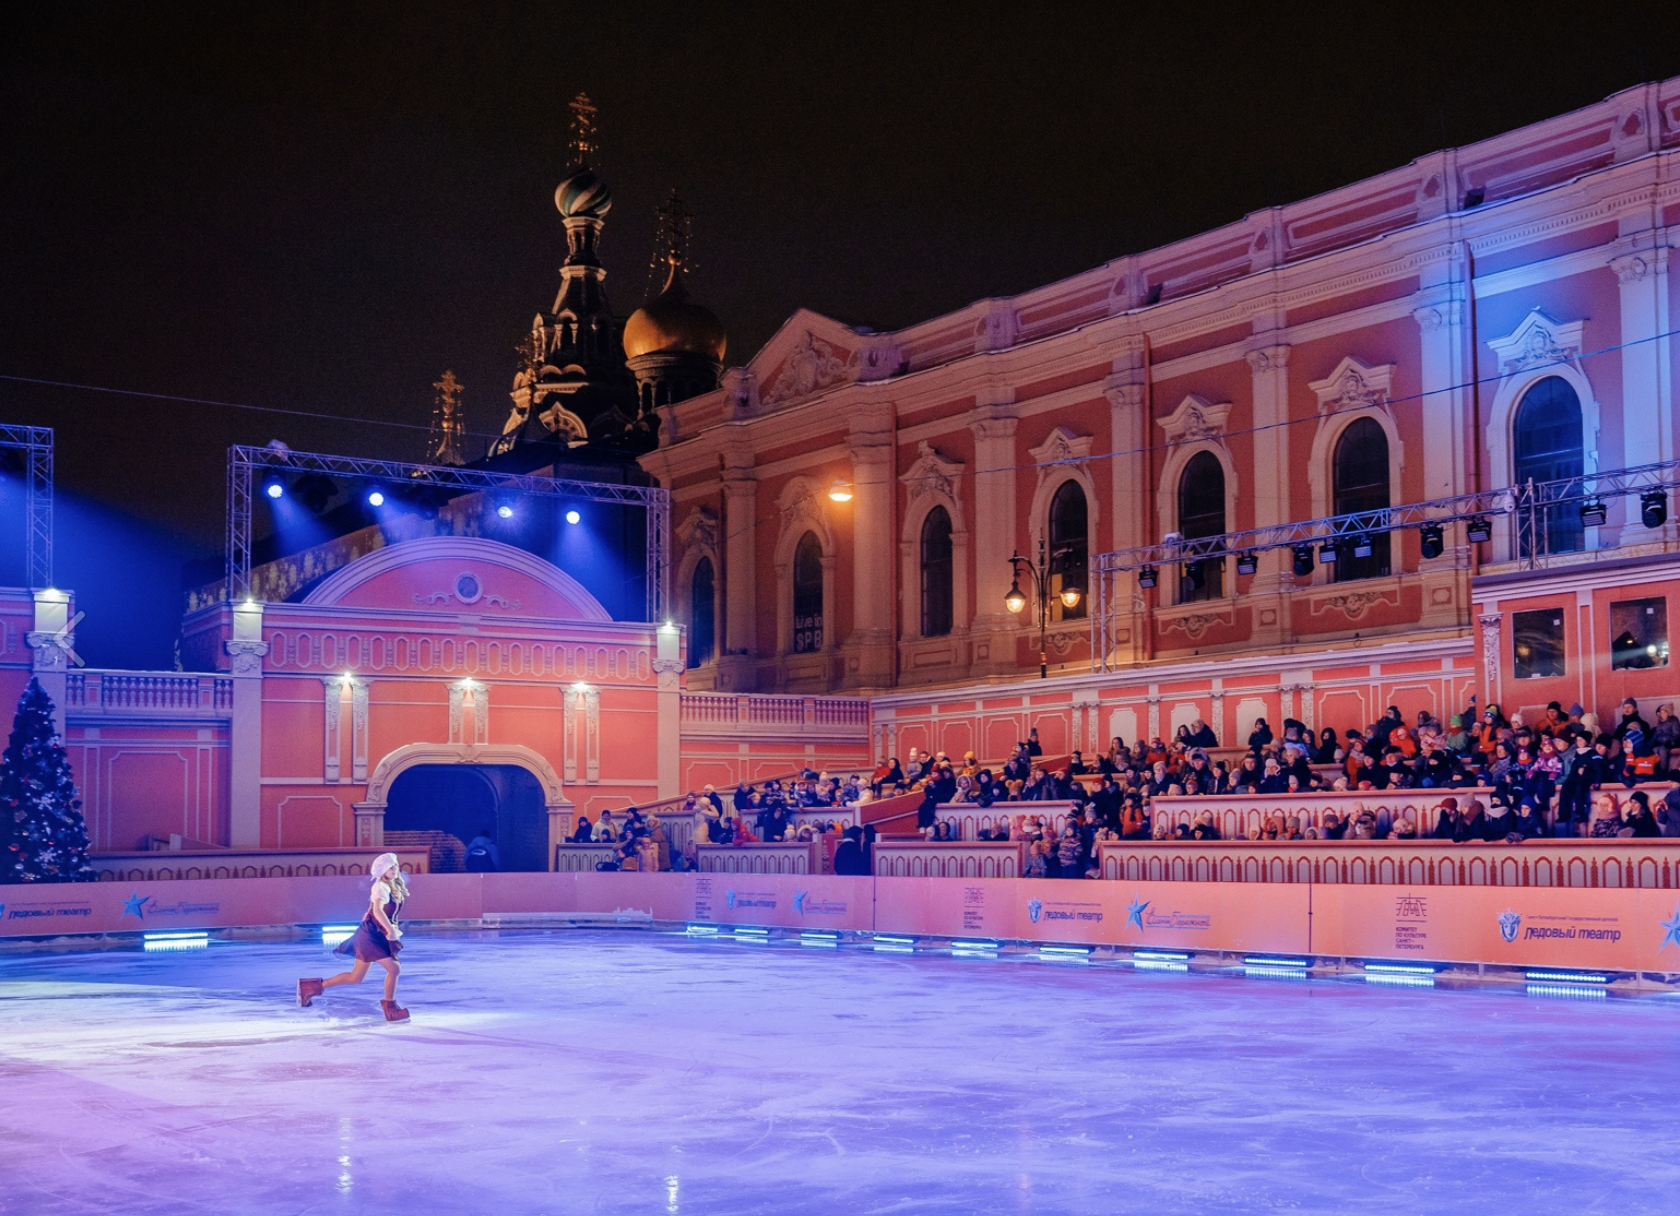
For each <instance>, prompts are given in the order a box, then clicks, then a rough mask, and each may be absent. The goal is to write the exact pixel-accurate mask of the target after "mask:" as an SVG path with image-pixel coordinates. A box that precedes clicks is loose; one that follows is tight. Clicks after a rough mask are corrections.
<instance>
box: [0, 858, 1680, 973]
mask: <svg viewBox="0 0 1680 1216" xmlns="http://www.w3.org/2000/svg"><path fill="white" fill-rule="evenodd" d="M366 884H367V880H366V879H365V878H362V877H357V876H354V875H349V876H329V877H294V878H245V879H200V880H175V881H160V882H144V881H141V882H132V883H111V882H103V883H78V884H74V885H53V886H43V887H24V886H7V887H0V938H40V937H59V936H68V935H77V934H113V933H115V934H134V933H143V932H156V931H167V930H179V929H231V928H256V927H276V926H292V925H321V924H353V923H355V922H356V921H357V920H358V919H359V918H360V916H361V914H362V912H363V911H364V909H365V907H366V903H365V901H366V897H367V896H366V893H367V885H366ZM568 914H571V915H578V916H594V917H602V918H610V917H617V918H619V919H620V920H621V921H626V922H643V923H663V924H684V923H699V924H709V925H723V926H729V925H745V926H762V927H766V928H780V929H792V930H800V929H805V930H827V931H832V932H840V933H848V932H849V933H869V932H875V933H894V934H904V935H905V936H911V937H933V938H979V939H993V940H998V941H1026V942H1040V943H1064V944H1083V945H1090V946H1115V947H1121V948H1132V949H1136V948H1150V947H1156V948H1163V949H1176V950H1186V951H1192V952H1209V953H1213V952H1223V953H1243V952H1250V953H1264V954H1305V955H1311V956H1316V957H1326V958H1368V959H1396V960H1414V961H1427V962H1437V963H1461V964H1477V963H1482V964H1488V965H1494V966H1514V967H1524V966H1528V967H1556V968H1569V969H1589V970H1591V969H1600V970H1609V971H1647V972H1657V973H1669V974H1673V973H1680V893H1676V892H1674V891H1669V890H1662V889H1650V888H1623V889H1609V888H1536V887H1527V888H1510V887H1505V888H1500V887H1440V886H1418V887H1407V886H1346V885H1339V884H1309V883H1292V884H1258V885H1250V884H1222V883H1182V882H1127V881H1116V882H1102V883H1096V882H1063V881H1058V880H1045V879H1008V878H990V879H961V878H880V879H877V878H871V877H850V876H836V875H783V874H635V873H613V872H592V873H572V874H565V873H530V874H427V875H422V876H418V877H417V878H416V880H415V883H414V889H413V894H412V896H411V897H410V899H409V902H408V904H407V905H406V907H405V909H404V919H405V920H408V921H410V922H427V921H433V922H450V923H462V922H465V923H468V924H471V923H474V922H482V921H483V920H484V918H486V917H492V918H495V917H502V916H509V917H518V916H520V915H532V916H564V915H568Z"/></svg>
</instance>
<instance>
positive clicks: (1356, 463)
mask: <svg viewBox="0 0 1680 1216" xmlns="http://www.w3.org/2000/svg"><path fill="white" fill-rule="evenodd" d="M1330 463H1331V485H1332V487H1333V489H1334V493H1333V495H1332V502H1331V506H1330V511H1331V513H1332V514H1335V515H1350V514H1352V513H1353V512H1355V511H1377V510H1380V509H1382V508H1383V507H1388V506H1392V505H1393V504H1392V503H1391V502H1390V501H1389V497H1388V434H1387V433H1386V432H1385V431H1384V430H1383V429H1382V425H1381V424H1380V423H1379V422H1377V420H1376V419H1374V418H1357V419H1355V420H1354V421H1352V422H1350V423H1348V426H1347V429H1346V430H1344V431H1343V432H1342V434H1341V437H1340V438H1339V439H1337V440H1336V451H1335V454H1334V455H1333V456H1331V458H1330ZM1362 550H1369V551H1368V552H1362ZM1389 552H1390V545H1389V534H1388V533H1387V532H1386V531H1380V532H1369V533H1365V534H1363V535H1358V536H1354V537H1351V538H1350V539H1348V540H1346V541H1344V542H1342V544H1341V545H1340V546H1338V548H1337V552H1336V564H1335V566H1334V567H1333V568H1332V571H1331V577H1332V578H1334V579H1335V580H1336V581H1337V582H1338V583H1345V582H1349V581H1351V580H1353V579H1361V578H1382V577H1383V576H1384V575H1386V574H1388V573H1389V571H1390V568H1391V567H1390V563H1389Z"/></svg>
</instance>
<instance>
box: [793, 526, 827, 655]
mask: <svg viewBox="0 0 1680 1216" xmlns="http://www.w3.org/2000/svg"><path fill="white" fill-rule="evenodd" d="M822 648H823V568H822V542H821V541H820V540H818V539H817V534H816V533H815V532H807V533H805V535H804V536H801V537H800V538H799V547H798V548H796V549H795V550H794V551H793V653H794V654H812V653H814V652H816V651H818V650H821V649H822Z"/></svg>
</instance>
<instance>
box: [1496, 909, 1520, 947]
mask: <svg viewBox="0 0 1680 1216" xmlns="http://www.w3.org/2000/svg"><path fill="white" fill-rule="evenodd" d="M1521 928H1522V917H1520V916H1518V915H1517V914H1516V913H1515V912H1513V911H1511V909H1509V908H1506V909H1505V911H1503V912H1501V913H1500V914H1499V936H1500V937H1503V938H1504V939H1505V940H1506V941H1508V942H1514V941H1516V940H1517V932H1518V931H1519V930H1520V929H1521Z"/></svg>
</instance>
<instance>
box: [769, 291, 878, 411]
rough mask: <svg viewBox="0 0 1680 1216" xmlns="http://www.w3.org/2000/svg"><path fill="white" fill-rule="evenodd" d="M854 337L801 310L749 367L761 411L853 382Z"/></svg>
mask: <svg viewBox="0 0 1680 1216" xmlns="http://www.w3.org/2000/svg"><path fill="white" fill-rule="evenodd" d="M861 344H862V343H861V340H860V339H859V336H858V334H857V333H856V332H855V331H853V330H851V329H849V328H847V327H846V326H844V325H842V324H840V322H838V321H835V320H833V319H832V318H829V317H825V316H823V315H822V314H820V313H815V312H812V311H810V310H809V309H804V308H802V309H800V310H799V311H798V312H796V313H794V314H793V316H792V317H790V318H788V321H787V323H786V324H785V325H783V326H782V328H781V329H780V330H779V331H777V333H776V336H775V337H773V338H771V339H770V341H769V342H767V343H765V345H764V348H763V349H762V350H760V351H759V352H758V353H757V354H756V355H754V356H753V357H752V359H751V360H750V361H749V363H748V366H749V367H750V368H751V370H752V372H753V375H754V379H755V381H756V383H757V385H758V394H757V396H758V401H759V402H760V403H761V404H762V405H764V406H766V407H775V406H780V405H788V404H791V403H793V402H795V401H803V400H805V399H806V398H808V397H814V396H816V395H817V394H819V393H821V392H824V391H825V390H827V389H830V388H833V387H835V386H836V385H839V384H849V383H851V382H852V381H854V380H856V379H858V361H857V352H858V348H859V346H860V345H861Z"/></svg>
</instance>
